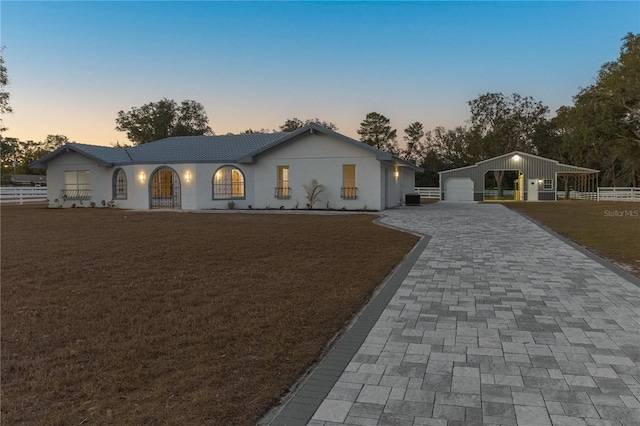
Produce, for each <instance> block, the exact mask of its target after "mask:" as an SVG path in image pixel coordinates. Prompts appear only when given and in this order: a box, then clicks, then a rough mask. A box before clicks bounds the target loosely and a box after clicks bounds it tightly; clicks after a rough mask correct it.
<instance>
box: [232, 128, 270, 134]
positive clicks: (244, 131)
mask: <svg viewBox="0 0 640 426" xmlns="http://www.w3.org/2000/svg"><path fill="white" fill-rule="evenodd" d="M264 133H276V131H275V130H269V129H265V128H262V129H260V130H255V129H251V128H249V129H247V130H243V131H242V132H240V134H241V135H253V134H264ZM230 134H232V133H230Z"/></svg>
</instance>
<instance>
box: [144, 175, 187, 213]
mask: <svg viewBox="0 0 640 426" xmlns="http://www.w3.org/2000/svg"><path fill="white" fill-rule="evenodd" d="M149 184H150V185H151V188H150V189H151V208H152V209H179V208H180V177H179V176H178V174H177V173H176V172H175V171H174V170H173V169H171V168H169V167H163V168H160V169H158V170H156V171H155V172H154V173H153V175H152V176H151V179H150V182H149Z"/></svg>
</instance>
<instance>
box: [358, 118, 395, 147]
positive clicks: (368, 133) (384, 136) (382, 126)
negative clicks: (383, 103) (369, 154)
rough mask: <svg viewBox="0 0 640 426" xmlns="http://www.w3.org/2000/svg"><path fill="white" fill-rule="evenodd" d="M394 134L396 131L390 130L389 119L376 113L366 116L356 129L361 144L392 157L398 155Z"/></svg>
mask: <svg viewBox="0 0 640 426" xmlns="http://www.w3.org/2000/svg"><path fill="white" fill-rule="evenodd" d="M396 133H397V132H396V129H392V128H391V125H390V121H389V119H388V118H387V117H385V116H384V115H382V114H379V113H377V112H370V113H369V114H367V116H366V117H365V119H364V121H363V122H362V123H360V129H358V134H359V135H360V140H361V141H362V142H364V143H366V144H367V145H371V146H372V147H374V148H377V149H380V150H382V151H387V152H389V153H390V154H393V155H397V154H398V153H399V152H398V151H399V150H398V142H397V141H396Z"/></svg>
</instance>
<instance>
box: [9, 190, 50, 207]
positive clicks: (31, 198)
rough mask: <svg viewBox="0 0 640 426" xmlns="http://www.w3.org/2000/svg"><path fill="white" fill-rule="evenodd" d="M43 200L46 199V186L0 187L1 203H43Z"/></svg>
mask: <svg viewBox="0 0 640 426" xmlns="http://www.w3.org/2000/svg"><path fill="white" fill-rule="evenodd" d="M45 201H47V188H46V187H33V186H3V187H0V203H2V204H24V203H44V202H45Z"/></svg>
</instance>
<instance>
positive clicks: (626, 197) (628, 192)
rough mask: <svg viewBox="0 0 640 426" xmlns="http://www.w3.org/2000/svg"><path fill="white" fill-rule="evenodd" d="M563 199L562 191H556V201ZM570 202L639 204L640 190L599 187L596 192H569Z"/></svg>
mask: <svg viewBox="0 0 640 426" xmlns="http://www.w3.org/2000/svg"><path fill="white" fill-rule="evenodd" d="M563 198H564V191H558V200H562V199H563ZM569 199H571V200H594V201H638V202H640V188H632V187H628V188H615V187H600V188H598V189H597V191H596V192H579V191H569Z"/></svg>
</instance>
